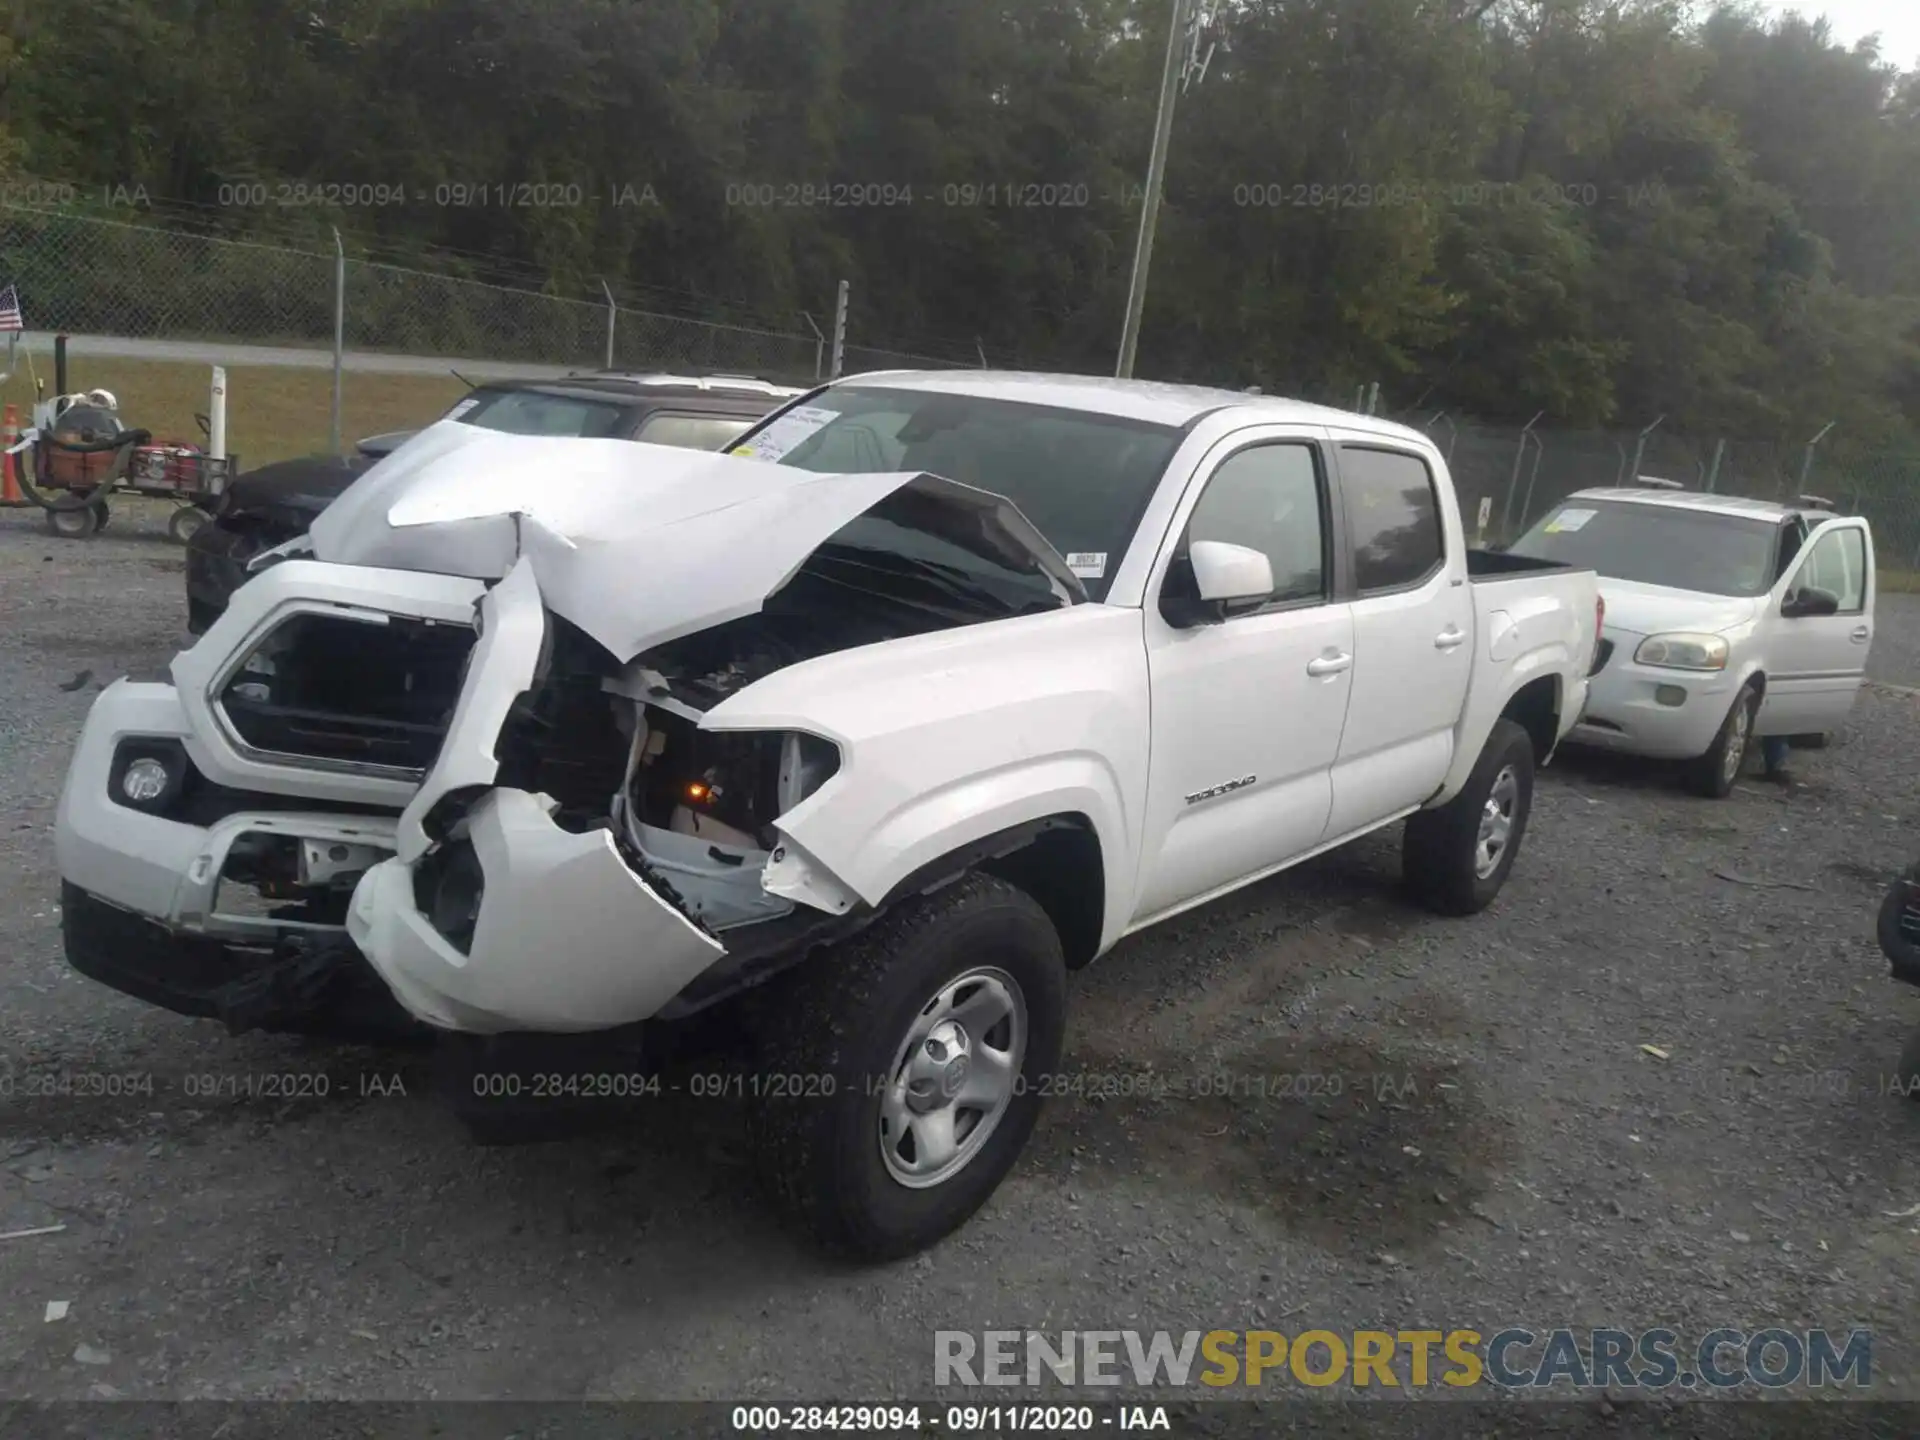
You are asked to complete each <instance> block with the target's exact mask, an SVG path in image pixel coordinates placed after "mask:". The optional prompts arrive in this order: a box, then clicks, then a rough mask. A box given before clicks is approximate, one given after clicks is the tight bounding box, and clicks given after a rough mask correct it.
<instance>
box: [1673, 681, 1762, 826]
mask: <svg viewBox="0 0 1920 1440" xmlns="http://www.w3.org/2000/svg"><path fill="white" fill-rule="evenodd" d="M1759 712H1760V687H1759V686H1758V685H1755V684H1753V683H1752V682H1748V684H1747V687H1746V688H1745V689H1744V690H1742V691H1741V692H1740V694H1739V696H1738V698H1736V699H1735V700H1734V702H1733V706H1732V708H1731V709H1729V710H1728V711H1727V718H1726V719H1725V720H1723V721H1721V722H1720V733H1719V734H1717V735H1715V736H1714V737H1713V744H1712V745H1710V746H1708V747H1707V753H1706V754H1704V755H1702V756H1700V757H1699V758H1698V759H1696V760H1693V761H1691V762H1690V763H1689V765H1688V767H1687V783H1688V784H1689V785H1691V786H1692V788H1693V789H1694V791H1695V792H1696V793H1698V794H1701V795H1704V796H1706V797H1707V798H1708V799H1709V800H1724V799H1725V798H1726V797H1727V796H1728V795H1730V794H1732V793H1733V787H1734V784H1735V782H1736V781H1738V780H1739V778H1740V768H1741V766H1743V765H1745V764H1746V763H1747V751H1748V750H1749V749H1751V748H1752V745H1753V719H1754V716H1755V715H1757V714H1759Z"/></svg>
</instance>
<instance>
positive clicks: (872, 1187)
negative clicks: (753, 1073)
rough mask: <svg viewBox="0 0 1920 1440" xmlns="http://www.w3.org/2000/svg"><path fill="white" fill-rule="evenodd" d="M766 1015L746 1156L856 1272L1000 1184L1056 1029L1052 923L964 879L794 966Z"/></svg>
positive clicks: (1032, 1115)
mask: <svg viewBox="0 0 1920 1440" xmlns="http://www.w3.org/2000/svg"><path fill="white" fill-rule="evenodd" d="M781 983H782V985H783V992H782V994H781V995H780V996H779V997H778V998H779V1003H778V1004H777V1005H774V1006H772V1007H770V1009H769V1015H770V1016H771V1020H772V1023H771V1026H770V1027H769V1028H770V1030H771V1033H770V1034H769V1035H768V1037H767V1039H766V1043H765V1045H764V1047H763V1061H764V1063H763V1065H762V1066H761V1067H759V1068H760V1076H761V1082H762V1083H761V1084H760V1086H759V1089H760V1090H761V1092H762V1093H758V1094H756V1095H755V1097H754V1100H753V1104H752V1105H751V1107H750V1108H749V1111H748V1116H749V1119H748V1124H749V1130H750V1135H751V1141H752V1148H753V1154H754V1159H755V1162H756V1164H757V1165H758V1167H759V1169H760V1171H761V1174H762V1176H763V1177H764V1179H765V1180H766V1181H767V1183H768V1187H769V1189H770V1190H771V1191H772V1192H773V1195H774V1198H775V1200H776V1201H777V1202H778V1203H779V1205H780V1206H781V1208H782V1209H784V1210H785V1211H787V1212H788V1214H789V1215H790V1216H792V1217H793V1218H794V1219H795V1220H797V1221H798V1222H799V1223H800V1224H801V1225H802V1226H803V1227H804V1228H805V1229H806V1230H807V1231H808V1232H809V1233H810V1234H811V1235H812V1236H813V1238H814V1239H815V1240H816V1241H817V1242H818V1243H819V1244H820V1245H822V1246H823V1247H824V1248H826V1249H828V1250H830V1251H835V1252H839V1253H842V1254H846V1255H851V1256H855V1257H858V1258H860V1259H864V1260H891V1259H898V1258H900V1257H901V1256H905V1255H911V1254H913V1253H915V1252H916V1251H919V1250H923V1249H925V1248H926V1247H928V1246H929V1245H932V1244H933V1243H934V1242H935V1241H937V1240H939V1239H941V1238H942V1237H943V1236H945V1235H947V1234H949V1233H951V1232H952V1231H954V1230H956V1229H958V1228H959V1227H960V1226H961V1225H962V1224H964V1223H965V1221H966V1220H967V1218H968V1217H969V1216H971V1215H972V1214H973V1212H974V1211H975V1210H977V1209H979V1208H980V1206H981V1205H983V1204H984V1203H986V1201H987V1198H988V1197H989V1196H991V1195H992V1194H993V1192H994V1191H995V1190H996V1189H998V1188H999V1185H1000V1182H1001V1181H1002V1180H1003V1179H1004V1178H1005V1177H1006V1175H1007V1172H1008V1171H1010V1170H1011V1169H1012V1168H1013V1166H1014V1163H1015V1161H1017V1160H1018V1159H1019V1157H1020V1152H1021V1150H1022V1149H1023V1148H1025V1146H1026V1143H1027V1138H1028V1136H1029V1135H1031V1134H1032V1132H1033V1127H1034V1123H1035V1121H1036V1120H1037V1119H1038V1118H1039V1114H1040V1098H1041V1096H1040V1091H1041V1088H1042V1086H1043V1085H1044V1083H1045V1077H1046V1076H1048V1075H1049V1074H1050V1073H1051V1072H1052V1071H1053V1070H1054V1069H1055V1067H1056V1066H1057V1064H1058V1062H1059V1058H1060V1047H1061V1043H1062V1040H1063V1038H1064V1036H1065V1033H1066V965H1065V962H1064V960H1063V958H1062V956H1061V951H1060V940H1059V937H1058V936H1057V935H1056V934H1055V933H1054V929H1053V925H1052V923H1051V922H1050V921H1049V920H1048V919H1047V915H1046V912H1045V911H1043V910H1042V909H1041V908H1040V906H1039V905H1038V904H1037V903H1036V902H1035V901H1034V900H1033V899H1032V898H1031V897H1029V896H1028V895H1026V894H1025V893H1024V892H1022V891H1020V890H1017V889H1015V888H1014V887H1013V886H1011V885H1008V884H1006V883H1005V882H1004V881H1000V880H997V879H994V878H992V877H990V876H986V875H980V874H973V875H969V876H967V877H966V878H964V879H962V880H960V881H957V882H955V883H954V884H952V885H949V886H947V887H945V888H944V889H941V890H937V891H935V892H934V893H933V894H931V895H927V896H923V897H921V898H920V899H917V900H913V901H910V902H908V903H907V904H906V905H904V906H902V907H901V908H900V909H899V910H898V911H896V912H895V913H894V914H893V915H891V916H889V917H888V918H886V919H884V920H882V921H880V922H879V923H878V924H876V925H875V926H874V927H873V928H872V929H870V930H868V931H866V932H864V933H863V934H861V935H860V936H858V937H857V938H855V939H854V940H853V941H851V942H850V943H849V944H847V945H846V946H845V947H843V948H842V949H841V950H839V951H838V952H837V953H833V954H830V955H826V956H823V957H821V958H820V959H819V960H817V961H814V962H812V963H809V964H805V965H801V966H798V967H796V968H795V969H794V970H792V971H790V972H789V973H788V974H787V975H786V976H785V977H783V980H782V982H781Z"/></svg>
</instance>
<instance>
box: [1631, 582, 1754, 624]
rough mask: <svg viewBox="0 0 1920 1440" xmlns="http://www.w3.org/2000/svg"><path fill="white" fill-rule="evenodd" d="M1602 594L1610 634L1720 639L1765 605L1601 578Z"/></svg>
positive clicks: (1739, 598)
mask: <svg viewBox="0 0 1920 1440" xmlns="http://www.w3.org/2000/svg"><path fill="white" fill-rule="evenodd" d="M1600 594H1601V597H1602V598H1603V599H1604V600H1605V601H1606V602H1607V624H1606V628H1607V629H1609V630H1620V631H1624V632H1625V633H1627V634H1629V635H1658V634H1661V633H1662V632H1664V631H1668V630H1693V631H1699V632H1704V633H1706V634H1709V635H1717V634H1719V633H1720V632H1721V631H1722V630H1731V629H1732V628H1733V627H1734V626H1736V625H1743V624H1745V623H1746V622H1747V621H1749V620H1751V619H1752V618H1753V616H1754V612H1755V610H1756V609H1757V608H1758V607H1759V606H1760V604H1761V603H1762V602H1761V601H1760V600H1757V599H1748V598H1745V597H1742V596H1738V595H1703V594H1701V593H1700V592H1699V591H1697V590H1675V589H1672V588H1670V587H1668V586H1665V585H1646V584H1642V583H1641V582H1639V581H1637V580H1610V579H1608V578H1607V577H1606V576H1604V575H1603V576H1601V577H1600Z"/></svg>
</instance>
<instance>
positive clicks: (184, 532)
mask: <svg viewBox="0 0 1920 1440" xmlns="http://www.w3.org/2000/svg"><path fill="white" fill-rule="evenodd" d="M212 518H213V517H212V516H210V515H208V514H207V512H206V511H204V510H202V509H200V508H199V507H198V506H195V505H182V506H180V507H179V508H178V509H176V510H175V511H174V512H173V514H171V515H169V516H168V517H167V534H168V535H169V536H170V537H171V538H172V539H173V541H174V543H175V544H177V545H185V544H186V543H187V542H188V541H189V540H191V539H193V536H194V532H195V531H196V530H198V529H199V528H200V527H201V526H202V525H205V524H206V523H207V522H208V521H209V520H211V519H212Z"/></svg>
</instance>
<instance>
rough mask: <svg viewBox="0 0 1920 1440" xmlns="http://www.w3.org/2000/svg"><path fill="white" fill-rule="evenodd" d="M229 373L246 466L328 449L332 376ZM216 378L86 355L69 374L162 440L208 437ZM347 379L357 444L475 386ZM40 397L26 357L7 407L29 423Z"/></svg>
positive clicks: (233, 426) (234, 444)
mask: <svg viewBox="0 0 1920 1440" xmlns="http://www.w3.org/2000/svg"><path fill="white" fill-rule="evenodd" d="M36 363H37V364H38V365H39V367H40V369H39V374H40V378H41V379H42V380H44V381H46V388H47V393H48V394H52V393H53V366H52V364H51V363H50V362H47V361H45V360H37V361H36ZM226 371H227V451H228V453H229V454H232V455H236V456H238V457H239V460H240V465H241V468H242V470H251V469H253V468H254V467H255V466H258V465H264V464H266V463H267V462H268V461H270V460H285V459H288V458H290V457H292V456H295V455H314V454H320V453H323V452H324V451H325V450H326V448H327V421H328V416H329V414H330V412H331V408H332V404H333V375H332V372H330V371H327V370H306V369H296V368H293V367H290V366H277V365H260V366H235V365H229V366H227V367H226ZM212 383H213V371H212V368H211V367H210V366H206V365H194V364H185V363H176V362H171V361H155V360H118V359H107V358H100V359H92V358H88V359H79V358H76V359H74V360H73V361H71V362H69V365H68V372H67V384H68V385H69V386H70V387H72V388H73V389H75V390H92V389H95V388H104V389H107V390H111V391H112V392H113V393H114V395H115V397H116V398H118V400H119V401H120V418H121V420H122V422H123V423H125V424H126V425H127V426H128V427H129V428H130V429H131V428H139V429H145V430H151V431H152V432H153V435H154V438H155V439H156V440H172V439H179V440H184V441H187V442H189V443H191V444H199V443H201V438H202V437H201V434H200V427H199V426H198V425H197V424H195V422H194V418H193V417H194V415H195V413H196V412H197V413H199V414H203V415H204V414H205V413H206V410H207V399H208V395H209V392H210V390H211V388H212ZM340 383H341V391H340V439H341V443H342V445H343V446H345V447H347V448H349V449H350V448H351V447H352V445H353V442H354V440H355V439H356V438H358V437H359V436H362V435H377V434H379V433H380V432H381V431H384V430H410V429H413V428H415V427H417V426H421V425H425V424H427V423H428V422H430V421H432V420H435V419H437V418H439V416H440V415H441V413H442V412H444V411H445V410H446V408H447V407H448V406H449V405H451V404H452V403H453V402H454V401H455V400H458V399H459V398H460V397H461V396H462V395H464V394H465V393H466V390H467V387H466V386H465V385H463V384H461V382H460V381H458V380H456V379H454V378H453V376H451V375H445V376H440V375H385V374H370V373H365V372H355V371H351V370H350V371H348V372H346V373H345V374H344V375H342V376H341V382H340ZM33 400H34V390H33V381H32V379H31V378H30V377H29V375H28V373H27V370H26V365H25V362H24V358H23V360H22V362H21V366H20V369H19V371H18V372H17V373H15V374H14V375H13V376H12V378H10V379H9V380H8V381H7V382H6V383H5V384H4V385H0V403H10V404H13V405H17V406H18V407H19V411H20V423H21V425H22V426H23V427H24V426H25V425H26V424H27V421H28V417H29V415H30V414H31V412H32V408H33Z"/></svg>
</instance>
